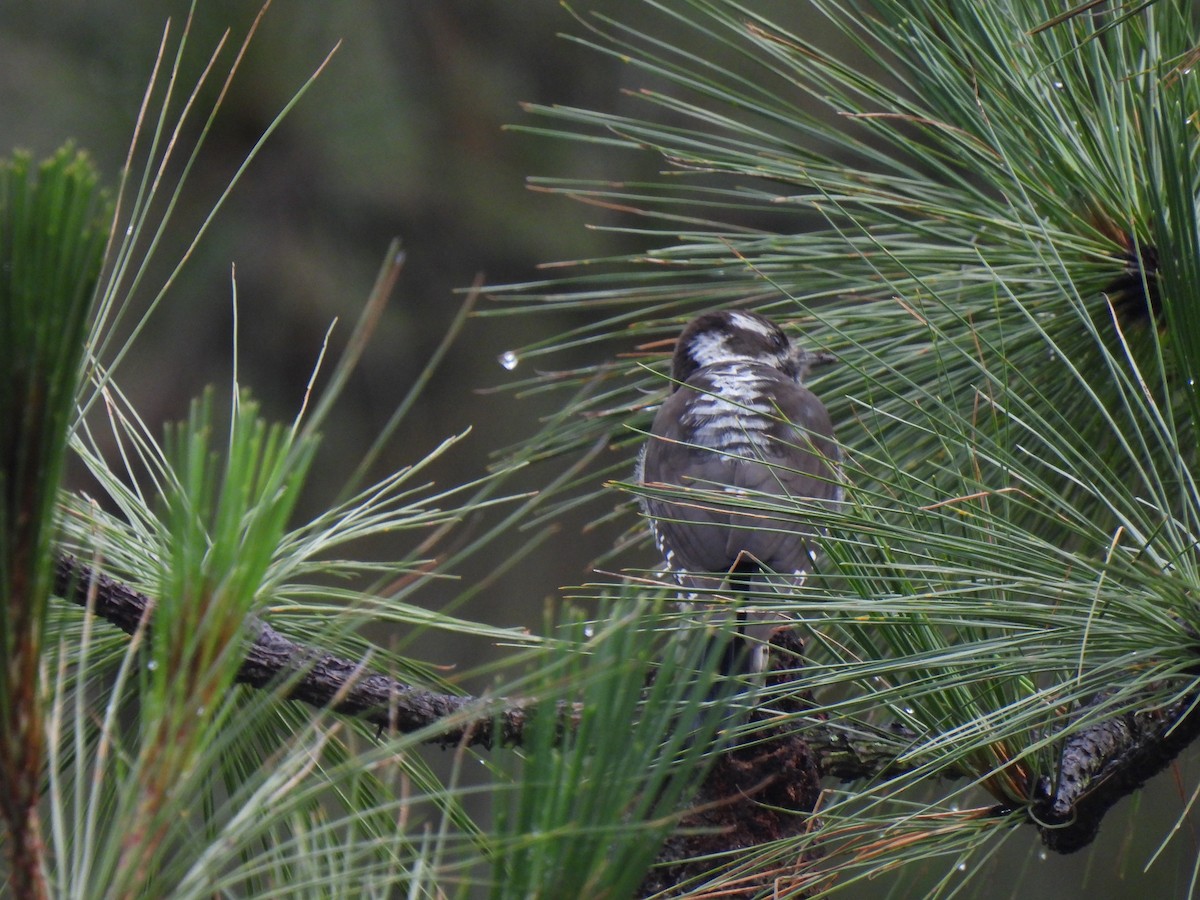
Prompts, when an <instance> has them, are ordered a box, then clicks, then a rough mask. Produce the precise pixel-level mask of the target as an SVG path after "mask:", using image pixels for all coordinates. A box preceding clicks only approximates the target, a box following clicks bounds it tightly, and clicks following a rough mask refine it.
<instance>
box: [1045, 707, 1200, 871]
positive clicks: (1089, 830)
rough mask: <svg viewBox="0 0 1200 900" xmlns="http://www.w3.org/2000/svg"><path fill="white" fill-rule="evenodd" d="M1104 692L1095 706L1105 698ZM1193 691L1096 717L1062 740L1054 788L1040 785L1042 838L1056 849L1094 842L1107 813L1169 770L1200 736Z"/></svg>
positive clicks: (1077, 847) (1073, 848)
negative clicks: (1151, 706) (1164, 701)
mask: <svg viewBox="0 0 1200 900" xmlns="http://www.w3.org/2000/svg"><path fill="white" fill-rule="evenodd" d="M1105 699H1107V695H1105V694H1101V695H1100V696H1098V697H1097V698H1096V699H1094V700H1093V701H1092V704H1091V705H1093V706H1094V705H1096V704H1099V703H1102V702H1104V701H1105ZM1196 702H1197V694H1195V693H1191V694H1188V695H1187V696H1185V697H1183V698H1182V699H1181V700H1177V701H1176V702H1174V703H1172V704H1170V705H1169V706H1166V707H1163V708H1161V709H1150V710H1141V711H1138V712H1133V713H1127V714H1125V715H1122V716H1115V717H1113V718H1111V719H1105V720H1103V721H1101V722H1097V723H1096V724H1095V725H1092V726H1090V727H1088V728H1085V729H1084V730H1083V731H1080V732H1078V733H1076V734H1073V735H1071V736H1070V737H1069V738H1067V740H1066V742H1065V743H1064V744H1063V748H1062V753H1061V755H1060V757H1059V763H1058V775H1057V777H1056V779H1055V781H1054V785H1053V788H1051V786H1050V781H1049V779H1045V780H1044V781H1043V782H1042V784H1041V785H1040V786H1039V795H1040V796H1039V797H1038V798H1037V801H1036V803H1035V804H1034V808H1033V816H1034V818H1035V820H1036V821H1037V823H1038V827H1039V829H1040V830H1041V832H1042V843H1043V844H1045V845H1046V846H1047V847H1048V848H1050V849H1051V850H1054V851H1056V852H1058V853H1074V852H1075V851H1076V850H1082V849H1083V848H1084V847H1086V846H1087V845H1088V844H1090V843H1091V842H1092V841H1093V840H1094V839H1095V837H1096V834H1097V833H1098V832H1099V831H1100V822H1101V820H1102V819H1103V818H1104V816H1105V814H1106V813H1107V812H1108V811H1109V810H1110V809H1111V808H1112V807H1113V806H1114V805H1115V804H1116V803H1117V801H1118V800H1120V799H1121V798H1122V797H1126V796H1128V795H1129V794H1132V793H1133V792H1134V791H1136V790H1138V789H1139V788H1140V787H1141V786H1142V785H1143V784H1145V783H1146V782H1147V781H1148V780H1149V779H1150V778H1152V777H1153V776H1155V775H1157V774H1158V773H1159V772H1161V771H1162V770H1163V769H1165V768H1166V767H1167V766H1168V765H1169V764H1170V763H1171V761H1172V760H1173V759H1175V757H1176V756H1178V755H1179V754H1180V752H1182V751H1183V749H1184V748H1185V747H1187V746H1188V745H1189V744H1190V743H1192V741H1193V740H1195V739H1196V737H1197V736H1198V735H1200V713H1197V712H1196V709H1195V706H1194V704H1195V703H1196Z"/></svg>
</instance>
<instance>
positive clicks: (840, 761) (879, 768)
mask: <svg viewBox="0 0 1200 900" xmlns="http://www.w3.org/2000/svg"><path fill="white" fill-rule="evenodd" d="M55 590H56V592H57V593H58V594H59V595H60V596H62V597H64V598H65V599H67V600H70V601H71V602H73V603H77V604H79V605H80V606H87V605H88V595H89V592H91V593H93V594H94V596H93V599H92V602H91V608H92V609H93V611H94V612H95V613H96V614H97V615H98V616H100V617H101V618H103V619H106V620H107V621H109V622H111V623H112V624H114V625H116V626H117V627H118V628H120V629H121V630H122V631H124V632H126V633H128V634H133V633H134V632H136V631H137V629H138V626H139V624H140V623H141V622H142V620H143V618H145V617H146V616H147V615H148V614H149V613H150V612H151V611H152V609H153V605H154V604H153V601H152V600H151V598H149V597H147V596H146V595H145V594H142V593H140V592H138V591H135V590H133V589H132V588H130V587H129V586H128V585H125V584H122V583H120V582H118V581H115V580H114V579H112V578H110V577H109V576H107V575H105V574H103V573H102V572H97V571H95V570H94V569H93V568H92V567H91V566H88V565H85V564H84V563H82V562H80V561H79V560H78V559H76V558H75V557H72V556H66V555H64V556H61V557H60V558H59V559H58V561H57V567H56V583H55ZM777 640H778V645H777V646H776V648H775V650H776V652H777V653H780V654H782V655H786V654H788V653H789V652H790V653H791V654H793V655H794V654H795V653H796V649H795V648H792V647H788V646H787V644H788V640H789V637H788V632H787V631H786V630H785V631H781V632H780V633H779V635H778V638H777ZM237 680H238V681H239V682H240V683H242V684H246V685H249V686H251V687H255V688H263V689H274V688H278V687H280V686H283V696H284V697H286V698H287V699H290V700H299V701H302V702H304V703H307V704H309V705H311V706H315V707H318V708H321V709H331V710H333V711H334V712H337V713H341V714H344V715H348V716H355V717H358V718H361V719H364V720H365V721H368V722H371V723H372V724H375V725H378V726H380V727H381V728H384V729H395V730H396V731H398V732H402V733H405V734H411V733H414V732H418V731H422V730H428V732H429V737H428V740H429V741H430V742H431V743H439V744H457V743H466V744H469V745H472V746H487V747H491V746H498V745H518V744H520V743H521V741H522V738H523V735H524V729H525V725H526V720H527V719H528V717H529V713H530V711H531V708H532V707H531V701H528V700H521V699H516V700H514V699H511V698H508V699H505V698H496V699H495V700H492V701H488V700H485V699H482V698H477V697H466V696H459V695H454V694H440V693H435V692H433V691H427V690H423V689H419V688H415V687H413V686H411V685H407V684H404V683H403V682H400V681H397V680H396V679H394V678H392V677H390V676H388V675H384V674H381V673H378V672H369V671H366V670H365V668H364V666H363V664H362V663H360V662H356V661H353V660H347V659H342V658H340V657H337V656H333V655H331V654H329V653H326V652H325V651H323V650H320V649H317V648H312V647H306V646H305V645H303V644H300V643H297V642H296V641H293V640H291V639H289V638H287V637H284V636H283V635H281V634H280V633H279V632H277V631H276V630H275V629H273V628H272V627H271V626H270V625H268V624H266V623H265V622H258V623H256V624H255V628H254V632H253V640H252V641H250V643H249V645H248V647H247V649H246V656H245V659H244V660H243V661H242V665H241V668H240V670H239V671H238V675H237ZM1102 699H1103V698H1098V699H1097V700H1096V701H1095V702H1097V703H1099V702H1102ZM1196 699H1197V697H1196V696H1192V695H1189V696H1188V697H1185V698H1184V699H1182V700H1179V701H1177V702H1176V703H1174V704H1172V705H1171V706H1168V707H1165V708H1163V709H1158V710H1150V711H1143V712H1137V713H1130V714H1127V715H1124V716H1119V717H1115V718H1112V719H1108V720H1105V721H1103V722H1100V723H1098V724H1097V725H1095V726H1092V727H1091V728H1088V729H1086V730H1084V731H1082V732H1080V733H1078V734H1075V735H1073V736H1071V737H1070V738H1068V739H1067V741H1066V743H1065V744H1064V746H1063V750H1062V755H1061V760H1060V764H1059V771H1058V774H1057V776H1056V778H1055V780H1054V781H1053V784H1051V782H1050V780H1049V779H1046V780H1044V781H1043V783H1042V785H1041V786H1040V787H1039V796H1038V798H1037V800H1036V802H1035V805H1034V807H1033V810H1032V812H1033V816H1034V818H1035V820H1036V821H1037V823H1038V826H1039V828H1040V829H1041V832H1042V840H1043V841H1044V842H1045V844H1046V846H1047V847H1049V848H1051V849H1053V850H1056V851H1058V852H1060V853H1070V852H1073V851H1075V850H1079V849H1081V848H1082V847H1085V846H1087V845H1088V844H1089V843H1091V841H1092V840H1093V838H1095V836H1096V833H1097V831H1098V830H1099V828H1100V821H1101V820H1102V819H1103V818H1104V815H1105V813H1107V812H1108V810H1109V809H1110V808H1111V807H1112V806H1113V805H1114V804H1115V803H1116V802H1117V801H1118V800H1120V799H1121V798H1122V797H1125V796H1127V795H1129V794H1131V793H1133V792H1134V791H1136V790H1137V789H1138V788H1140V787H1141V786H1142V785H1143V784H1144V783H1145V782H1146V781H1147V780H1148V779H1149V778H1151V777H1152V776H1153V775H1155V774H1157V773H1158V772H1160V771H1161V770H1162V769H1163V768H1165V767H1166V766H1167V765H1168V764H1169V763H1170V762H1171V760H1173V759H1174V758H1175V757H1176V756H1177V755H1178V754H1179V753H1180V752H1181V751H1182V750H1183V749H1184V748H1185V747H1186V746H1188V745H1189V744H1190V743H1191V742H1192V741H1193V740H1194V739H1195V738H1196V737H1197V736H1200V713H1197V712H1195V711H1193V704H1194V703H1195V702H1196ZM579 712H580V711H579V710H578V709H577V708H576V707H572V706H569V705H567V704H561V703H560V704H559V721H560V723H561V728H562V730H563V731H564V732H566V731H567V730H569V729H571V728H572V727H573V725H574V722H575V720H576V717H577V716H578V715H579ZM800 736H801V737H802V738H803V740H804V742H805V743H806V744H807V745H808V748H809V750H810V751H811V753H812V755H813V758H814V759H815V761H816V765H817V767H818V769H819V771H820V772H821V774H822V775H825V776H829V777H833V778H838V779H841V780H844V781H851V780H856V779H859V778H872V777H878V776H880V775H897V774H900V773H902V772H905V771H909V770H911V769H912V768H916V767H917V766H919V765H921V762H922V761H921V760H919V759H914V760H910V761H909V762H908V763H907V764H906V765H903V766H901V765H898V764H897V763H896V760H895V756H896V748H897V744H898V743H900V744H908V743H909V739H910V738H911V737H912V736H911V735H906V734H903V733H898V732H896V731H895V730H894V729H893V730H877V731H874V732H869V731H864V730H860V729H852V728H849V727H847V726H845V725H839V724H836V723H831V722H822V721H812V722H810V723H808V724H806V726H805V728H804V730H803V732H802V733H801V735H800ZM966 774H968V773H965V772H956V771H944V772H942V775H943V776H944V777H947V778H953V777H959V776H963V775H966Z"/></svg>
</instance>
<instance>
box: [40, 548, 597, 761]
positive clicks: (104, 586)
mask: <svg viewBox="0 0 1200 900" xmlns="http://www.w3.org/2000/svg"><path fill="white" fill-rule="evenodd" d="M54 590H55V593H56V594H58V595H59V596H60V597H63V598H64V599H66V600H69V601H71V602H72V603H76V604H78V605H80V606H84V607H89V608H90V609H91V610H92V611H93V612H94V613H95V614H96V615H98V616H100V617H101V618H102V619H105V620H106V621H108V622H110V623H112V624H113V625H115V626H117V627H118V628H120V629H121V630H122V631H124V632H125V633H126V634H133V633H134V632H135V631H137V629H138V626H139V624H140V623H141V622H142V619H143V618H144V617H145V616H147V615H148V614H150V613H152V612H153V607H154V601H153V600H152V599H151V598H150V597H148V596H147V595H145V594H143V593H141V592H139V591H136V590H134V589H133V588H131V587H129V586H128V585H126V584H122V583H121V582H119V581H116V580H115V579H113V578H111V577H110V576H108V575H105V574H104V573H103V572H99V571H96V570H95V569H94V568H92V567H91V566H89V565H86V564H85V563H83V562H81V561H80V560H79V559H77V558H76V557H74V556H70V555H67V554H63V555H60V556H59V557H58V559H57V560H56V562H55V584H54ZM89 594H90V595H92V597H91V601H90V603H89ZM253 629H254V630H253V639H252V640H251V641H250V642H249V644H248V646H247V648H246V655H245V658H244V659H243V660H242V664H241V668H240V669H239V670H238V674H237V678H236V681H237V682H238V683H240V684H245V685H249V686H250V687H254V688H260V689H273V688H277V687H279V686H281V685H285V686H286V687H285V689H284V692H283V696H284V697H285V698H286V699H289V700H299V701H301V702H303V703H307V704H309V705H310V706H315V707H318V708H321V709H331V710H333V711H334V712H337V713H341V714H343V715H348V716H355V717H357V718H361V719H363V720H365V721H367V722H370V723H372V724H374V725H378V726H379V727H380V728H383V729H394V730H396V731H399V732H402V733H405V734H411V733H414V732H417V731H421V730H422V729H435V733H432V734H431V735H430V737H429V740H430V742H432V743H439V744H444V745H451V744H460V743H461V744H466V745H470V746H494V745H511V744H519V743H520V742H521V736H522V734H523V732H524V728H525V720H526V717H527V714H528V710H529V706H530V704H529V702H528V701H524V700H512V699H500V698H497V699H494V700H491V699H487V698H479V697H470V696H463V695H456V694H443V693H436V692H434V691H427V690H423V689H420V688H415V687H413V686H412V685H408V684H405V683H403V682H401V681H397V680H396V679H395V678H392V677H390V676H388V675H384V674H382V673H378V672H369V671H366V670H365V668H364V666H363V664H362V663H361V662H357V661H354V660H348V659H342V658H340V657H337V656H333V655H332V654H330V653H326V652H325V651H323V650H320V649H316V648H312V647H306V646H305V645H303V644H300V643H297V642H296V641H293V640H291V639H290V638H287V637H285V636H283V635H282V634H280V633H279V632H278V631H276V630H275V629H274V628H272V627H271V626H270V625H268V624H267V623H266V622H262V621H257V622H255V623H254V626H253ZM560 707H561V708H560V715H561V724H562V727H563V728H564V729H566V728H570V727H572V722H573V721H574V717H575V716H576V715H577V712H578V711H577V710H576V709H574V708H572V707H570V706H569V705H567V704H560ZM439 723H441V725H442V727H440V728H437V727H436V726H438V725H439Z"/></svg>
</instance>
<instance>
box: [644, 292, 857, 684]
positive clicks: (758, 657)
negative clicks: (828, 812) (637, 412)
mask: <svg viewBox="0 0 1200 900" xmlns="http://www.w3.org/2000/svg"><path fill="white" fill-rule="evenodd" d="M820 361H823V358H822V357H819V356H816V355H814V354H810V353H808V352H806V351H805V350H804V349H803V348H802V347H799V346H797V345H795V344H793V343H792V341H791V340H789V339H788V336H787V335H786V334H784V332H783V330H782V329H781V328H780V327H779V326H778V325H776V324H775V323H774V322H772V321H771V320H770V319H767V318H765V317H763V316H760V315H758V314H756V313H752V312H746V311H743V310H721V311H718V312H710V313H705V314H704V315H701V316H700V317H698V318H696V319H694V320H693V321H692V322H691V323H690V324H689V325H688V326H687V327H686V328H685V329H684V330H683V333H682V334H681V335H680V337H679V340H678V341H677V342H676V344H675V355H674V359H673V361H672V365H671V379H672V387H671V393H670V395H669V396H668V397H667V399H666V400H665V401H664V402H663V404H662V405H661V406H660V407H659V409H658V412H657V413H656V414H655V416H654V423H653V425H651V427H650V436H649V438H648V439H647V441H646V444H645V446H644V447H643V448H642V453H641V455H640V457H639V460H638V471H637V480H638V482H639V483H641V484H643V485H645V486H647V487H650V488H654V487H670V488H677V489H680V492H678V493H677V494H676V495H675V496H674V497H671V498H670V499H668V498H665V497H661V496H643V498H642V500H641V503H642V509H643V512H644V514H645V516H646V518H647V520H648V521H649V523H650V529H651V532H652V533H653V536H654V542H655V545H656V546H657V547H658V550H659V552H660V553H661V554H662V556H663V561H664V562H665V564H666V569H667V571H668V572H669V573H670V574H671V575H672V576H673V577H674V579H675V581H676V582H677V583H678V584H679V586H680V587H681V588H682V589H683V592H684V593H685V594H688V595H689V599H695V595H696V593H697V592H698V591H702V590H706V589H707V590H712V589H714V588H717V587H720V586H721V585H722V584H723V583H725V582H726V581H727V582H728V583H729V587H731V588H732V589H734V590H747V589H750V588H751V587H757V588H758V589H760V590H764V589H765V590H768V591H769V590H772V588H773V589H774V590H776V591H779V590H780V589H782V590H784V591H785V592H786V590H787V589H788V588H789V587H797V586H799V585H801V584H802V583H803V581H804V579H805V577H806V576H807V575H808V574H809V572H811V571H812V569H813V566H814V563H815V562H816V558H817V543H816V541H815V536H816V534H817V531H818V529H817V528H816V527H815V526H814V525H812V524H811V523H809V522H805V521H804V520H803V519H801V518H798V517H797V516H796V515H794V514H790V513H788V512H787V511H786V507H785V503H782V502H780V501H782V500H784V498H804V499H806V500H816V501H821V502H824V503H826V504H835V503H837V502H838V501H840V500H841V495H842V490H841V485H840V483H839V477H840V471H839V467H838V462H839V459H840V454H839V450H838V446H837V443H836V440H835V437H834V431H833V423H832V422H831V420H830V418H829V413H828V411H827V410H826V409H825V406H824V404H822V403H821V401H820V400H819V399H818V398H817V396H816V395H815V394H814V393H813V392H812V391H810V390H809V389H808V388H806V387H805V386H804V383H803V382H804V378H805V377H806V375H807V374H808V370H809V368H810V367H811V366H812V365H813V364H814V363H815V362H820ZM688 490H692V491H697V492H705V494H706V495H707V496H696V497H694V498H688V497H687V496H686V495H685V494H686V492H687V491H688ZM714 492H721V493H727V494H730V495H733V497H731V499H734V498H738V499H736V500H735V501H734V502H735V503H737V504H740V505H734V504H730V505H728V506H722V505H721V504H720V502H719V500H718V499H717V498H715V497H714V496H713V493H714ZM748 504H749V505H748ZM755 504H758V505H759V507H760V508H759V510H758V511H755V510H754V509H753V508H752V507H753V506H754V505H755ZM764 507H765V508H764ZM772 507H774V508H772ZM781 507H782V508H781ZM739 619H740V620H741V621H742V623H743V625H742V626H741V627H740V631H741V633H742V634H743V635H744V636H745V638H746V640H745V646H744V647H742V646H737V645H739V644H741V643H742V642H740V641H735V642H734V643H735V646H734V647H733V648H732V655H731V657H730V661H729V662H727V663H726V665H725V667H724V668H725V670H726V673H727V674H731V672H732V670H733V669H735V668H738V667H745V668H748V669H749V671H750V672H761V671H762V670H763V669H764V668H765V667H766V639H767V636H768V635H769V634H770V632H771V631H773V630H774V629H775V628H777V627H779V625H780V624H782V622H781V620H780V619H779V618H778V616H775V615H772V616H765V617H764V616H763V615H762V614H759V615H757V616H756V615H755V614H754V613H752V612H749V613H742V614H739ZM748 621H753V622H756V623H757V624H756V625H754V626H752V627H747V626H746V624H745V623H746V622H748ZM734 659H741V660H744V661H743V662H736V663H735V662H733V660H734Z"/></svg>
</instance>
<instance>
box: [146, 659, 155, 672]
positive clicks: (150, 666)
mask: <svg viewBox="0 0 1200 900" xmlns="http://www.w3.org/2000/svg"><path fill="white" fill-rule="evenodd" d="M146 668H147V669H149V670H150V671H151V672H153V671H154V670H155V669H157V668H158V660H157V659H152V660H150V662H148V663H146Z"/></svg>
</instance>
